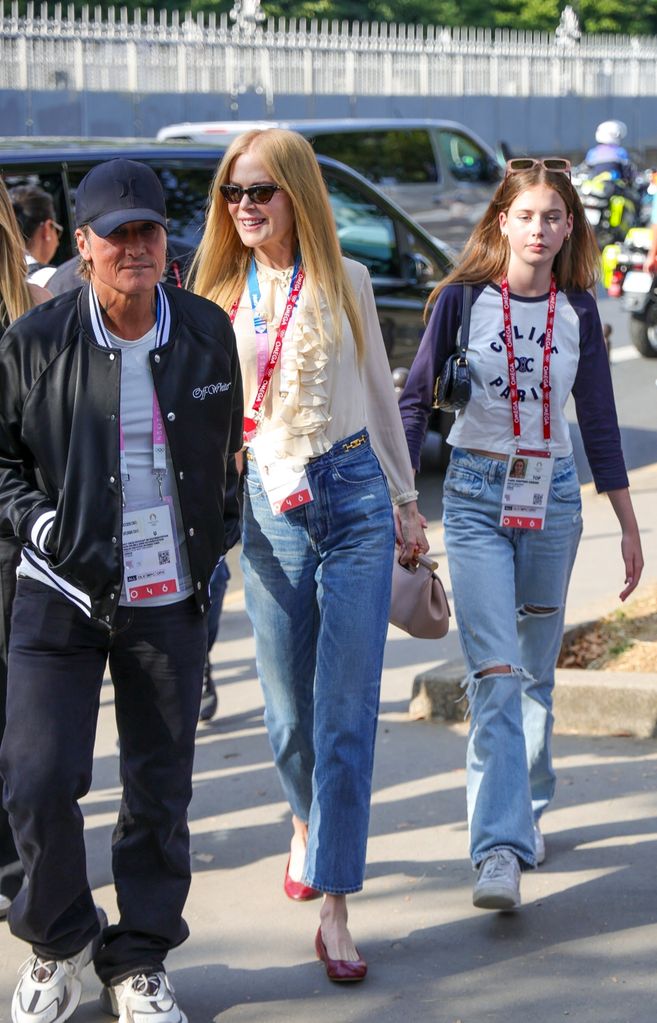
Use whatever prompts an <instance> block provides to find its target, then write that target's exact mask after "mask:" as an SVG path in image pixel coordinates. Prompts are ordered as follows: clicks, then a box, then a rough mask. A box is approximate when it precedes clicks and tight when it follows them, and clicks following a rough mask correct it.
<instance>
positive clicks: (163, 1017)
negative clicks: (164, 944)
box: [100, 973, 187, 1023]
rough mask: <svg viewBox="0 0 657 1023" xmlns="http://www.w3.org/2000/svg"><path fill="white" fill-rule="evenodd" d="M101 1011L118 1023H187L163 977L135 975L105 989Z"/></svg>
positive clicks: (167, 979)
mask: <svg viewBox="0 0 657 1023" xmlns="http://www.w3.org/2000/svg"><path fill="white" fill-rule="evenodd" d="M100 1007H101V1009H102V1010H103V1011H104V1012H107V1013H109V1014H110V1015H111V1016H118V1017H119V1023H187V1017H186V1016H185V1013H184V1012H183V1011H182V1009H180V1007H179V1005H178V1003H177V1001H176V995H175V992H174V990H173V985H172V983H171V981H170V980H169V978H168V977H167V975H166V973H137V974H135V976H133V977H126V979H125V980H120V981H119V982H118V983H117V984H110V985H109V986H108V987H104V988H103V990H102V991H101V993H100Z"/></svg>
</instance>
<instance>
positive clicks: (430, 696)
mask: <svg viewBox="0 0 657 1023" xmlns="http://www.w3.org/2000/svg"><path fill="white" fill-rule="evenodd" d="M465 674H466V669H465V665H464V663H463V662H462V661H459V660H457V661H448V662H447V663H446V664H440V665H438V666H437V667H435V668H430V669H429V670H428V671H424V672H422V673H421V674H419V675H417V676H416V677H415V679H414V681H413V692H412V695H411V702H410V704H409V715H410V717H411V719H412V720H415V721H419V720H431V719H433V718H435V719H440V720H443V721H462V720H463V718H464V716H465V714H466V713H467V700H466V699H465V697H464V693H463V689H462V688H461V682H462V680H463V679H464V678H465ZM554 730H555V732H557V733H559V734H562V735H569V734H580V735H591V736H593V735H628V736H636V737H637V738H640V739H650V738H654V737H657V672H646V673H645V674H642V673H639V672H621V671H586V670H582V669H577V668H559V669H557V678H556V685H555V689H554Z"/></svg>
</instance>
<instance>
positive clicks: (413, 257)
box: [403, 230, 452, 294]
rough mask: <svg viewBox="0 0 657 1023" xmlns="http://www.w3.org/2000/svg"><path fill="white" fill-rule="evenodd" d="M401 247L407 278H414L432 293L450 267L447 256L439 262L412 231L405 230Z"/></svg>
mask: <svg viewBox="0 0 657 1023" xmlns="http://www.w3.org/2000/svg"><path fill="white" fill-rule="evenodd" d="M403 234H404V242H403V247H404V250H405V252H406V253H407V255H406V257H405V258H406V260H407V261H408V273H407V276H408V277H409V278H411V277H415V278H416V279H417V281H418V282H419V283H421V284H422V285H423V286H424V287H425V288H426V290H427V294H428V293H429V291H433V289H434V288H435V286H436V285H437V284H438V283H439V282H440V281H442V280H443V278H444V277H446V276H447V274H448V273H449V271H450V270H451V269H452V266H451V264H450V262H449V259H448V258H447V256H443V258H442V261H440V260H439V259H438V258H437V256H436V253H435V252H433V251H432V250H431V249H430V248H429V246H428V245H427V244H426V243H425V242H424V240H423V239H422V238H419V237H418V236H417V235H416V234H414V233H413V232H412V231H409V230H405V231H404V232H403Z"/></svg>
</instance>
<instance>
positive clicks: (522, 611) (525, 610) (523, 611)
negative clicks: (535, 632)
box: [518, 604, 560, 618]
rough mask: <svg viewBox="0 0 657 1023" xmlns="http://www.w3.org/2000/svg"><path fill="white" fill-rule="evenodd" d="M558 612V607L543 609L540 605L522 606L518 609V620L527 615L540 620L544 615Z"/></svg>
mask: <svg viewBox="0 0 657 1023" xmlns="http://www.w3.org/2000/svg"><path fill="white" fill-rule="evenodd" d="M559 610H560V609H559V608H558V607H544V606H542V605H541V604H523V605H522V607H519V608H518V618H525V617H527V616H528V615H531V616H533V617H535V618H541V617H543V616H544V615H555V614H556V613H557V611H559Z"/></svg>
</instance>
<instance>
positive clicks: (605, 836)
mask: <svg viewBox="0 0 657 1023" xmlns="http://www.w3.org/2000/svg"><path fill="white" fill-rule="evenodd" d="M632 489H633V493H634V498H635V503H636V506H637V511H638V514H639V518H640V521H641V522H642V524H643V532H644V543H645V548H646V556H647V557H646V560H647V569H646V580H651V581H655V579H657V567H656V566H657V527H656V526H655V522H656V521H657V520H656V518H655V514H654V509H655V493H656V491H657V468H656V467H655V466H647V467H644V468H642V469H639V470H636V471H635V472H633V474H632ZM425 496H426V497H427V501H428V500H429V494H428V492H427V493H426V494H425ZM584 516H585V533H584V539H583V541H582V545H581V549H580V554H579V559H578V563H577V567H576V569H575V574H574V578H573V584H572V588H571V594H570V600H569V606H568V619H569V621H570V622H571V623H573V622H576V621H579V620H585V619H587V618H589V617H592V616H594V615H595V614H597V613H602V612H603V611H606V610H610V609H611V608H613V607H614V606H616V605H617V598H616V594H617V593H618V592H619V590H620V588H621V583H622V575H623V573H622V565H621V562H620V553H619V539H618V533H617V529H616V526H615V523H614V519H613V515H612V514H611V512H610V509H609V506H608V502H607V501H606V499H605V498H601V497H597V496H596V495H595V494H594V493H593V490H592V488H591V487H590V486H589V487H585V488H584ZM430 536H431V540H432V544H433V549H434V552H435V553H436V554H437V555H438V557H439V560H440V561H441V570H442V571H443V575H444V578H445V580H446V582H447V585H448V586H449V579H448V575H447V571H446V565H445V560H444V556H443V549H442V534H441V529H440V523H439V522H438V521H437V520H436V519H434V518H432V522H431V530H430ZM232 563H233V569H234V570H235V572H234V579H233V581H232V584H231V586H232V588H231V589H229V593H228V596H227V600H226V607H225V610H224V615H223V618H222V624H221V635H220V640H219V642H218V643H217V645H216V646H215V648H214V650H213V661H214V664H215V674H216V678H217V680H218V682H219V684H220V704H219V713H218V716H217V718H216V719H215V720H214V721H213V722H211V723H210V724H209V725H207V726H203V727H200V728H199V732H198V750H197V761H196V770H195V778H194V786H195V792H194V800H193V803H192V807H191V813H190V826H191V833H192V860H193V871H194V876H193V883H192V889H191V894H190V897H189V901H188V905H187V911H186V917H187V920H188V922H189V925H190V928H191V938H190V939H189V940H188V941H187V942H186V943H185V944H184V945H183V946H181V947H180V948H179V949H176V950H175V951H174V952H172V953H171V955H170V957H169V960H168V968H169V971H170V973H171V975H172V979H173V981H174V984H175V986H176V990H177V992H178V996H179V999H180V1003H181V1005H182V1006H183V1007H184V1009H185V1011H186V1013H187V1015H188V1017H189V1021H190V1023H209V1021H211V1020H217V1021H222V1023H238V1021H239V1023H270V1021H285V1023H309V1021H311V1020H312V1021H313V1023H329V1021H330V1023H336V1021H345V1023H347V1021H349V1023H352V1021H353V1023H357V1021H358V1023H375V1021H376V1023H425V1021H436V1023H458V1021H460V1023H526V1021H527V1019H528V1018H530V1019H535V1020H538V1021H540V1023H548V1021H550V1023H552V1021H557V1020H560V1021H561V1020H564V1019H566V1018H568V1017H569V1018H571V1019H573V1020H577V1023H653V1021H654V1019H655V987H656V984H655V975H656V963H655V959H656V955H657V954H656V952H655V949H656V948H657V893H656V884H655V868H654V863H655V849H656V848H657V846H656V840H657V820H656V817H655V788H656V785H657V742H656V741H655V740H636V739H629V738H623V737H618V736H616V737H615V736H608V737H604V738H597V739H592V738H587V737H586V736H584V735H582V736H557V738H556V740H555V761H556V769H557V772H558V777H559V784H558V789H557V796H556V799H555V802H554V807H553V809H551V810H550V812H549V813H548V814H547V815H546V817H545V818H544V832H545V838H546V845H547V858H546V861H545V863H544V865H543V866H541V867H540V868H539V869H538V870H536V871H533V872H530V873H527V874H525V875H524V877H523V882H522V892H523V901H524V905H523V908H522V909H521V910H520V911H519V912H517V913H515V914H499V913H491V912H485V911H481V910H476V909H474V908H473V906H472V902H471V887H472V881H473V874H472V871H471V868H470V864H469V861H468V857H467V828H466V819H465V798H464V782H465V772H464V757H465V738H466V727H465V725H464V724H462V723H458V724H455V725H445V724H439V723H435V722H432V723H427V722H417V721H410V720H409V717H408V714H407V708H408V702H409V697H410V692H411V685H412V680H413V678H414V676H415V674H417V673H418V672H419V671H422V670H424V669H426V668H427V667H430V666H431V665H433V664H435V663H436V662H437V661H439V660H443V659H444V660H450V659H452V658H453V657H454V656H456V654H457V640H456V636H455V634H454V632H453V630H452V631H450V633H449V635H448V636H447V637H446V639H445V640H443V641H441V642H440V643H434V642H430V641H420V640H412V639H409V638H408V637H406V636H404V634H402V633H400V632H399V631H398V630H396V629H394V628H393V627H391V629H390V634H389V642H388V647H387V654H386V665H385V671H384V677H383V690H382V703H381V718H380V725H379V734H378V743H377V755H376V770H375V783H374V800H373V806H372V819H371V829H370V842H369V855H368V870H367V880H366V885H365V889H364V891H363V892H362V893H361V894H359V895H356V896H354V897H353V898H351V899H350V906H351V924H352V928H353V933H354V935H355V937H356V940H357V942H358V945H359V948H360V950H361V952H362V954H363V955H364V956H365V957H366V958H367V960H368V962H369V966H370V970H369V975H368V977H367V979H366V981H365V982H364V983H363V984H360V985H354V986H351V985H348V986H342V987H340V986H337V985H333V984H331V983H330V982H329V981H328V979H327V978H326V975H325V973H324V968H323V966H322V964H321V963H319V962H317V961H316V959H315V955H314V950H313V939H314V934H315V930H316V927H317V921H318V904H317V903H307V904H295V903H292V902H289V901H287V900H286V898H285V897H284V895H283V891H282V882H283V872H284V868H285V862H286V855H287V849H288V844H289V837H290V823H289V813H288V809H287V806H286V804H285V802H284V800H283V798H282V796H281V793H280V789H279V785H278V781H277V778H276V776H275V773H274V771H273V769H272V766H271V757H270V751H269V745H268V742H267V737H266V733H265V729H264V725H263V716H262V714H263V707H262V699H261V694H260V690H259V687H258V682H257V680H256V676H255V665H254V648H253V639H252V635H251V629H250V625H249V622H248V619H247V618H246V615H245V612H244V603H243V594H242V591H241V586H240V581H239V572H238V570H237V569H236V564H235V556H234V557H233V559H232ZM119 793H120V789H119V778H118V758H117V755H116V731H115V725H114V718H113V704H112V692H111V687H110V686H109V685H106V686H105V687H104V689H103V696H102V705H101V711H100V720H99V729H98V739H97V746H96V762H95V773H94V783H93V789H92V791H91V793H90V794H89V796H88V797H87V798H86V799H85V800H84V804H83V807H84V813H85V818H86V834H87V843H88V869H89V878H90V882H91V885H92V887H93V889H94V894H95V897H96V900H97V902H98V903H100V904H101V905H103V906H104V907H105V908H106V909H107V911H108V914H109V917H110V921H112V920H115V919H116V905H115V898H114V891H113V887H112V883H111V871H110V838H111V831H112V827H113V824H114V821H115V818H116V814H117V810H118V806H119ZM28 952H29V949H27V947H26V946H25V945H23V944H22V943H20V942H18V941H17V940H15V939H13V938H11V936H10V935H9V931H8V928H7V925H6V924H0V1020H2V1021H8V1020H9V1018H10V1014H9V1005H10V1001H11V994H12V991H13V987H14V984H15V980H16V973H17V970H18V968H19V966H20V964H21V962H22V961H23V960H24V958H25V957H26V955H27V954H28ZM83 980H84V993H83V1001H82V1004H81V1005H80V1008H79V1009H78V1010H77V1012H76V1014H75V1019H76V1020H79V1021H80V1023H91V1021H100V1020H101V1019H105V1018H107V1017H105V1016H103V1014H102V1012H101V1011H100V1009H99V1007H98V1002H97V997H98V990H99V987H98V981H97V979H96V977H95V975H94V973H93V969H92V968H91V967H88V968H87V969H86V970H85V973H84V978H83ZM140 1023H142V1021H140Z"/></svg>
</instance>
